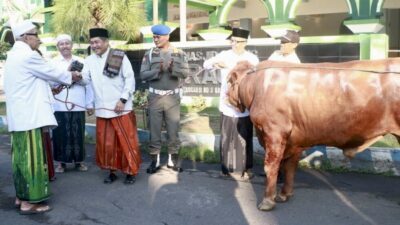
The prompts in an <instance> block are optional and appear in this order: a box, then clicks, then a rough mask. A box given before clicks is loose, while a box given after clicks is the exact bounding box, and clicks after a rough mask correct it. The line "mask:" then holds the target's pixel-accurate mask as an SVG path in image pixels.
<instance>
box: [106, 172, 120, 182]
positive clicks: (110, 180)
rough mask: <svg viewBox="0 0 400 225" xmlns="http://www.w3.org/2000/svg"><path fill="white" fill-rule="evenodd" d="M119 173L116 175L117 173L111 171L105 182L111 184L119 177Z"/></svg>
mask: <svg viewBox="0 0 400 225" xmlns="http://www.w3.org/2000/svg"><path fill="white" fill-rule="evenodd" d="M117 178H118V177H117V175H115V173H110V174H109V175H108V176H107V177H106V178H105V179H104V183H105V184H111V183H112V182H114V181H115V180H116V179H117Z"/></svg>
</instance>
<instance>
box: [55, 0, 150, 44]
mask: <svg viewBox="0 0 400 225" xmlns="http://www.w3.org/2000/svg"><path fill="white" fill-rule="evenodd" d="M142 3H143V0H69V1H65V0H54V6H53V7H52V9H53V13H54V15H53V18H52V27H53V30H54V32H56V33H68V34H71V36H73V39H74V40H80V39H81V37H84V38H85V39H87V37H88V30H89V29H90V28H92V27H103V28H107V29H108V30H109V31H110V33H111V35H112V38H114V39H123V40H126V41H129V40H133V39H135V38H136V37H138V36H139V35H140V31H139V29H140V27H141V26H143V25H144V24H145V21H146V18H145V14H144V9H143V4H142Z"/></svg>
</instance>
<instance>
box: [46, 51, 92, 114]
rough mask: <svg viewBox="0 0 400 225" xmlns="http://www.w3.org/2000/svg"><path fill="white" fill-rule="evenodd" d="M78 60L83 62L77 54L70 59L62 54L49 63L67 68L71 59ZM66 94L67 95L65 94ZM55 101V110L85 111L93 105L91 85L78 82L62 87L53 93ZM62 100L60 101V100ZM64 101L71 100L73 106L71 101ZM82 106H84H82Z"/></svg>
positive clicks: (60, 67)
mask: <svg viewBox="0 0 400 225" xmlns="http://www.w3.org/2000/svg"><path fill="white" fill-rule="evenodd" d="M76 60H77V61H79V62H81V63H83V61H84V60H83V59H82V58H80V57H78V56H74V55H73V56H72V59H70V60H67V59H65V58H64V57H63V56H62V55H59V56H57V57H55V58H54V59H53V60H52V61H51V63H53V65H54V66H56V67H57V68H59V69H62V70H68V68H69V66H70V65H71V63H72V61H76ZM58 85H59V84H54V85H52V86H58ZM67 94H68V96H67ZM54 98H55V101H54V104H53V107H54V110H55V111H56V112H67V111H73V112H76V111H85V110H86V109H89V108H93V107H94V93H93V89H92V86H91V85H90V84H86V85H82V84H80V83H77V84H74V85H72V86H71V87H70V88H69V89H68V93H67V89H63V90H62V91H61V92H60V93H58V94H57V95H54ZM59 100H60V101H64V102H60V101H59ZM65 102H72V103H73V104H75V106H73V105H72V104H71V103H65ZM82 107H86V109H85V108H82Z"/></svg>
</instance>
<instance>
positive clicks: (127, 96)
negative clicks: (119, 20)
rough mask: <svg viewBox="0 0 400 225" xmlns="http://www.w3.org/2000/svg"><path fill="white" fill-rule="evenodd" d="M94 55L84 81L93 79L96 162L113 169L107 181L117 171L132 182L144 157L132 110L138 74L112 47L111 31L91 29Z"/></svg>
mask: <svg viewBox="0 0 400 225" xmlns="http://www.w3.org/2000/svg"><path fill="white" fill-rule="evenodd" d="M89 36H90V47H91V50H92V52H93V53H94V54H92V55H90V56H89V57H87V58H86V59H85V66H84V67H83V71H82V76H83V79H82V81H83V83H88V82H90V81H91V84H92V87H93V90H94V93H95V107H96V108H95V111H96V163H97V165H98V166H99V167H100V168H102V169H107V170H109V171H110V173H109V175H108V176H107V177H106V178H105V179H104V183H106V184H110V183H112V182H114V181H115V180H116V179H117V175H116V174H115V172H116V171H117V170H120V171H121V172H123V173H124V174H126V178H125V181H124V183H125V184H133V183H134V182H135V181H136V178H135V176H136V175H137V174H138V172H139V167H140V163H141V156H140V150H139V141H138V136H137V128H136V118H135V114H134V112H133V111H132V94H133V91H134V90H135V77H134V73H133V70H132V66H131V63H130V62H129V60H128V57H127V56H126V55H125V53H124V52H123V51H121V50H118V49H111V48H110V46H109V42H108V37H109V34H108V31H107V30H106V29H103V28H92V29H90V30H89Z"/></svg>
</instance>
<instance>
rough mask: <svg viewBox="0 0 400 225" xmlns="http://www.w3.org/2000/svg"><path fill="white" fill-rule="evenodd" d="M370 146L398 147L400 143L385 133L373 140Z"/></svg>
mask: <svg viewBox="0 0 400 225" xmlns="http://www.w3.org/2000/svg"><path fill="white" fill-rule="evenodd" d="M371 147H382V148H399V147H400V145H399V143H398V142H397V138H396V137H395V136H393V135H392V134H387V135H385V136H384V137H383V138H382V139H380V140H379V141H377V142H375V143H374V144H373V145H372V146H371Z"/></svg>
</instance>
